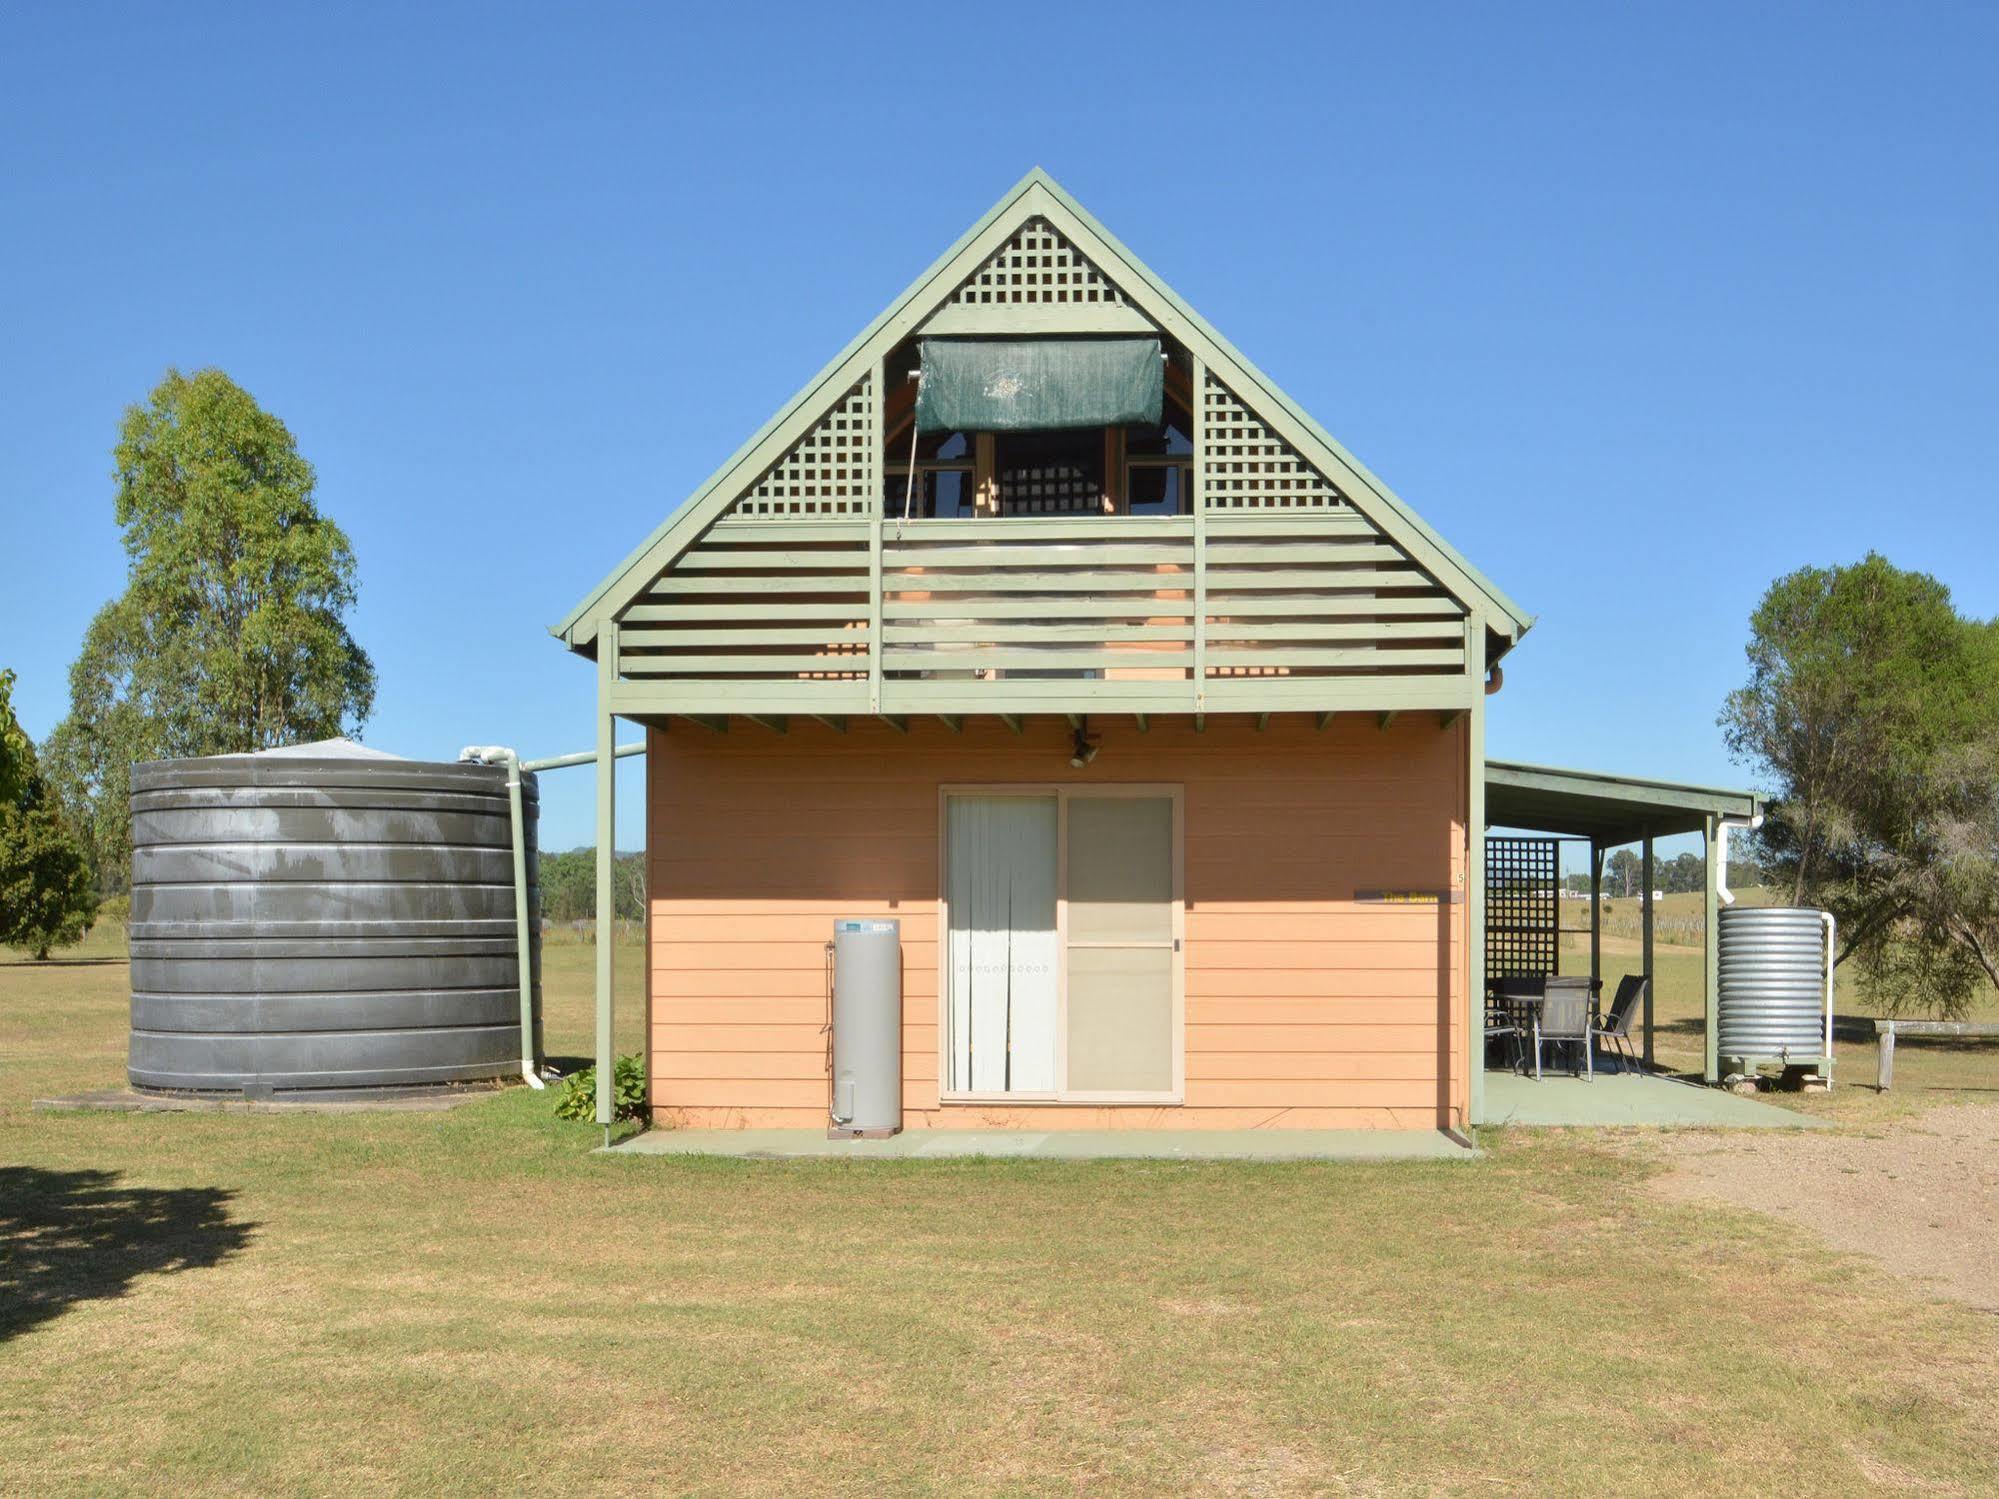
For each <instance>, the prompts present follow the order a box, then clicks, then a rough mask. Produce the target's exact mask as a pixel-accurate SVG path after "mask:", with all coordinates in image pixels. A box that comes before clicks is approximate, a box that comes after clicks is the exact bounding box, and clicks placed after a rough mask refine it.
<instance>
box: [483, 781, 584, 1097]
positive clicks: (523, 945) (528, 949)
mask: <svg viewBox="0 0 1999 1499" xmlns="http://www.w3.org/2000/svg"><path fill="white" fill-rule="evenodd" d="M458 758H459V760H460V761H461V762H463V761H468V760H469V761H474V762H476V763H478V764H482V765H504V766H506V767H507V815H508V817H509V819H510V820H511V822H512V823H513V843H514V946H515V948H516V950H517V952H518V954H519V959H518V961H519V967H520V991H521V1080H522V1081H523V1082H525V1083H526V1084H527V1085H528V1086H529V1087H530V1088H540V1087H544V1086H546V1085H545V1084H544V1083H543V1082H542V1080H541V1075H540V1074H539V1073H538V1072H536V1071H535V1065H534V949H533V946H532V945H531V943H532V938H531V937H530V935H529V933H528V854H527V829H526V819H525V818H524V817H523V815H522V812H521V757H520V756H519V755H517V754H515V753H514V752H513V751H512V750H511V749H508V748H507V747H506V746H505V745H503V744H483V745H473V744H468V745H467V746H466V747H465V748H464V749H462V750H460V751H459V752H458ZM593 758H594V757H593Z"/></svg>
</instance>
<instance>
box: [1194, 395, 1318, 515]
mask: <svg viewBox="0 0 1999 1499" xmlns="http://www.w3.org/2000/svg"><path fill="white" fill-rule="evenodd" d="M1201 444H1202V448H1201V466H1202V473H1203V476H1204V480H1205V482H1204V484H1203V493H1204V495H1205V498H1206V502H1207V507H1208V508H1209V509H1210V510H1329V509H1332V508H1334V507H1336V506H1338V505H1341V504H1343V503H1344V501H1343V500H1342V499H1341V498H1340V492H1339V491H1338V490H1337V489H1335V488H1333V486H1332V485H1331V483H1329V482H1328V481H1327V480H1326V478H1325V477H1324V476H1323V475H1321V474H1320V473H1319V471H1318V470H1317V469H1315V468H1313V467H1312V465H1311V464H1309V463H1307V462H1306V461H1305V460H1304V459H1303V458H1302V457H1301V456H1299V453H1298V451H1297V449H1295V448H1293V447H1292V446H1291V444H1289V443H1288V442H1286V441H1285V440H1284V439H1283V438H1281V437H1279V436H1278V435H1277V434H1276V433H1274V432H1272V431H1271V430H1270V429H1269V428H1268V427H1266V426H1264V424H1263V423H1262V422H1261V421H1259V420H1257V418H1256V416H1255V414H1254V413H1253V412H1251V411H1250V409H1249V408H1248V407H1247V406H1245V405H1243V403H1242V402H1241V401H1239V400H1237V399H1236V395H1235V392H1234V391H1232V390H1230V389H1229V388H1228V387H1227V386H1226V385H1224V384H1222V382H1221V381H1220V380H1217V379H1216V378H1215V377H1214V375H1213V374H1212V373H1210V374H1209V375H1208V377H1207V381H1206V386H1205V388H1204V389H1203V390H1202V392H1201Z"/></svg>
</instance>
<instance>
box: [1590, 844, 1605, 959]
mask: <svg viewBox="0 0 1999 1499" xmlns="http://www.w3.org/2000/svg"><path fill="white" fill-rule="evenodd" d="M1589 976H1590V980H1591V982H1593V983H1595V984H1598V985H1601V984H1602V983H1603V850H1602V849H1601V848H1599V847H1598V846H1597V842H1596V840H1595V839H1594V838H1592V839H1590V841H1589Z"/></svg>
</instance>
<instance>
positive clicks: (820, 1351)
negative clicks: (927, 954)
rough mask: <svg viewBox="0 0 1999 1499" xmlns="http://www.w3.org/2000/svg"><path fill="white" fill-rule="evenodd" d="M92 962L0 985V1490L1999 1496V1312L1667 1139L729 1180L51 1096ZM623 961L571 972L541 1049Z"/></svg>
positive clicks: (112, 946)
mask: <svg viewBox="0 0 1999 1499" xmlns="http://www.w3.org/2000/svg"><path fill="white" fill-rule="evenodd" d="M82 956H83V958H84V961H79V962H65V963H61V964H49V965H33V964H28V963H12V962H0V1340H4V1341H5V1343H6V1348H5V1352H4V1355H0V1491H4V1492H6V1493H9V1494H24V1495H25V1494H43V1493H53V1492H65V1491H67V1492H75V1491H85V1492H112V1493H119V1492H137V1493H173V1494H176V1495H184V1494H189V1493H209V1492H227V1493H232V1494H234V1493H252V1492H254V1493H325V1494H332V1493H340V1494H348V1493H357V1492H358V1493H370V1492H375V1493H386V1492H411V1491H436V1492H443V1493H474V1492H479V1493H483V1492H490V1491H493V1490H500V1489H530V1490H535V1491H545V1490H546V1491H567V1492H585V1491H589V1492H607V1493H640V1492H700V1493H753V1494H769V1493H779V1492H790V1491H805V1490H810V1491H814V1492H830V1493H850V1494H860V1493H868V1494H875V1493H884V1492H893V1493H937V1494H957V1493H965V1492H1001V1493H1030V1492H1034V1493H1041V1492H1055V1493H1076V1494H1094V1493H1102V1492H1148V1493H1156V1492H1166V1491H1171V1492H1188V1491H1191V1492H1223V1493H1227V1492H1236V1493H1251V1494H1289V1493H1324V1492H1335V1493H1349V1492H1354V1493H1368V1494H1376V1493H1378V1494H1400V1493H1426V1494H1427V1493H1439V1492H1442V1493H1480V1494H1484V1493H1492V1492H1520V1491H1533V1492H1543V1493H1600V1492H1604V1491H1605V1490H1606V1489H1623V1488H1639V1487H1642V1488H1644V1489H1647V1490H1648V1491H1654V1492H1667V1493H1701V1492H1707V1493H1712V1492H1719V1491H1730V1492H1735V1491H1740V1490H1742V1489H1743V1488H1744V1486H1745V1485H1755V1484H1761V1483H1783V1484H1797V1485H1799V1486H1807V1487H1809V1488H1810V1489H1812V1490H1813V1491H1815V1492H1822V1493H1835V1494H1839V1493H1861V1492H1867V1491H1872V1490H1874V1489H1875V1488H1877V1487H1878V1486H1881V1485H1884V1484H1887V1485H1896V1484H1903V1485H1908V1486H1913V1487H1915V1488H1917V1489H1919V1490H1923V1491H1928V1492H1946V1493H1979V1492H1992V1491H1994V1490H1995V1489H1999V1456H1995V1454H1999V1395H1995V1393H1994V1392H1995V1388H1999V1380H1995V1378H1994V1374H1995V1372H1999V1328H1995V1327H1994V1325H1993V1323H1992V1321H1991V1319H1989V1318H1986V1319H1980V1318H1979V1317H1978V1316H1977V1315H1976V1314H1974V1313H1971V1312H1969V1311H1967V1310H1964V1309H1961V1308H1957V1307H1954V1306H1950V1305H1945V1304H1941V1303H1934V1302H1928V1301H1924V1300H1921V1299H1919V1298H1918V1297H1917V1296H1916V1295H1914V1294H1913V1293H1912V1292H1910V1291H1909V1289H1908V1288H1907V1287H1906V1286H1905V1284H1904V1283H1902V1282H1898V1281H1895V1280H1892V1279H1891V1278H1889V1277H1888V1276H1887V1275H1886V1274H1885V1273H1883V1272H1880V1271H1878V1270H1876V1269H1875V1268H1873V1267H1872V1266H1871V1264H1862V1263H1860V1262H1857V1261H1853V1260H1848V1259H1840V1258H1836V1257H1834V1256H1832V1255H1830V1254H1828V1253H1825V1252H1823V1251H1822V1250H1820V1249H1819V1248H1817V1247H1815V1246H1814V1245H1813V1244H1811V1243H1809V1242H1806V1241H1804V1240H1802V1239H1801V1238H1800V1237H1798V1236H1797V1235H1796V1234H1794V1233H1792V1232H1789V1231H1787V1230H1785V1229H1783V1228H1782V1227H1780V1226H1778V1225H1777V1224H1775V1223H1774V1222H1773V1221H1770V1220H1765V1219H1763V1218H1760V1217H1756V1216H1752V1215H1750V1214H1748V1213H1745V1212H1738V1211H1733V1210H1725V1211H1718V1210H1712V1209H1697V1208H1694V1207H1689V1206H1684V1205H1680V1204H1676V1203H1669V1202H1667V1201H1664V1200H1662V1199H1660V1198H1658V1197H1655V1196H1654V1195H1653V1194H1652V1193H1650V1192H1649V1191H1648V1190H1647V1189H1646V1187H1645V1185H1644V1180H1643V1179H1644V1177H1645V1175H1646V1174H1647V1172H1648V1171H1649V1170H1650V1169H1652V1168H1651V1167H1650V1166H1648V1164H1647V1160H1646V1156H1645V1153H1644V1151H1643V1149H1642V1148H1639V1149H1636V1150H1634V1149H1631V1148H1628V1147H1627V1148H1624V1149H1619V1148H1616V1147H1613V1146H1611V1145H1609V1144H1606V1143H1604V1142H1602V1141H1598V1140H1595V1139H1593V1138H1591V1137H1587V1136H1583V1137H1561V1136H1555V1135H1543V1136H1531V1135H1512V1136H1492V1135H1489V1136H1488V1137H1487V1142H1486V1143H1487V1144H1488V1146H1489V1147H1490V1149H1489V1151H1488V1154H1487V1155H1486V1156H1485V1157H1484V1158H1483V1159H1480V1160H1478V1161H1474V1162H1471V1163H1468V1164H1439V1163H1429V1164H1414V1165H1408V1164H1401V1165H1386V1166H1335V1165H1218V1164H1209V1165H1187V1164H1172V1163H1161V1162H1122V1163H1105V1164H1101V1165H1093V1164H1080V1163H1060V1162H1020V1161H1014V1162H980V1161H960V1162H938V1163H919V1162H897V1163H852V1162H808V1163H775V1162H765V1163H758V1162H743V1161H732V1162H721V1161H714V1162H704V1161H689V1160H684V1159H673V1158H665V1157H650V1158H648V1157H638V1158H630V1157H607V1156H603V1155H596V1154H592V1153H591V1147H592V1146H593V1145H594V1144H595V1143H596V1142H597V1139H598V1132H597V1131H596V1130H595V1128H594V1127H592V1126H589V1125H566V1124H561V1123H559V1122H557V1121H556V1120H554V1119H553V1117H552V1116H551V1111H550V1106H549V1101H548V1098H547V1096H546V1095H535V1094H531V1093H529V1092H527V1091H526V1090H524V1089H518V1088H516V1089H511V1090H509V1091H507V1092H504V1093H501V1094H498V1095H496V1096H493V1097H491V1098H488V1099H484V1100H482V1101H480V1102H477V1103H473V1104H470V1105H467V1106H466V1107H463V1108H461V1109H458V1110H456V1111H453V1112H450V1113H446V1114H421V1115H358V1116H357V1115H345V1116H327V1115H283V1116H273V1115H240V1114H222V1115H217V1114H206V1115H199V1114H173V1115H145V1116H135V1115H112V1114H100V1113H63V1114H52V1113H37V1112H31V1111H30V1109H29V1106H28V1105H29V1101H30V1100H31V1099H32V1098H34V1097H36V1096H40V1095H43V1094H47V1093H53V1092H60V1091H66V1090H73V1089H80V1088H86V1087H102V1086H108V1085H114V1084H116V1083H118V1082H119V1081H120V1080H121V1079H122V1067H123V1055H124V1040H123V1026H124V1006H125V971H124V968H123V966H122V963H121V962H120V948H119V942H118V939H117V936H116V934H115V933H113V932H107V933H101V934H99V935H97V936H96V937H94V938H93V940H92V943H91V945H90V947H89V948H88V949H87V950H86V951H85V953H84V954H83V955H82ZM629 956H630V957H631V959H633V960H634V961H631V962H627V963H626V964H625V965H624V967H625V970H626V972H627V973H628V974H630V975H632V977H633V979H634V981H635V980H636V961H635V960H636V957H637V954H636V951H635V950H634V951H633V952H632V953H631V954H630V955H629ZM589 962H590V952H589V949H588V948H586V947H581V946H575V945H560V944H557V945H552V946H551V949H550V953H549V969H548V975H547V989H548V997H549V1018H548V1036H549V1041H550V1046H551V1049H552V1050H554V1051H558V1052H561V1051H572V1052H580V1051H584V1050H587V1039H588V1035H589V1030H590V1024H589ZM626 1014H627V1024H626V1027H625V1037H624V1040H623V1044H624V1045H625V1046H626V1047H630V1046H633V1045H635V1044H636V1041H637V1035H636V1026H637V1005H636V1004H631V1005H628V1006H627V1007H626ZM1993 1061H1994V1063H1999V1057H1994V1059H1993ZM1906 1065H1907V1068H1908V1071H1909V1073H1910V1074H1911V1076H1912V1077H1914V1075H1915V1074H1916V1072H1917V1068H1916V1066H1915V1064H1914V1058H1913V1056H1912V1057H1911V1059H1910V1063H1908V1064H1906ZM1993 1070H1994V1071H1999V1067H1995V1068H1994V1069H1993ZM1991 1075H1992V1072H1990V1071H1989V1072H1988V1073H1987V1076H1988V1077H1989V1076H1991Z"/></svg>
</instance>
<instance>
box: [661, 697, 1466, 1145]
mask: <svg viewBox="0 0 1999 1499" xmlns="http://www.w3.org/2000/svg"><path fill="white" fill-rule="evenodd" d="M1315 724H1316V719H1315V718H1313V717H1309V716H1305V715H1292V716H1281V715H1280V716H1276V717H1273V718H1271V719H1270V721H1269V723H1268V725H1267V727H1266V728H1265V729H1264V730H1262V731H1258V730H1257V729H1256V728H1255V726H1254V724H1253V722H1252V721H1251V720H1250V719H1249V718H1247V717H1210V718H1209V720H1208V723H1207V727H1206V729H1205V731H1204V732H1198V733H1197V732H1196V731H1195V730H1194V728H1193V726H1192V724H1191V722H1190V721H1188V720H1185V719H1177V720H1161V719H1155V720H1153V722H1152V725H1151V729H1150V732H1143V733H1142V732H1140V731H1139V729H1138V728H1137V726H1136V724H1135V723H1134V722H1133V720H1131V719H1130V718H1128V717H1119V718H1106V719H1100V720H1092V721H1091V724H1090V729H1091V733H1092V734H1093V735H1094V736H1097V737H1099V738H1100V739H1101V741H1102V750H1101V752H1100V754H1099V755H1098V757H1097V759H1096V760H1095V762H1094V763H1092V764H1091V765H1089V766H1087V767H1085V768H1083V769H1081V770H1075V769H1072V768H1071V767H1070V766H1069V735H1070V731H1069V726H1068V724H1067V723H1066V721H1064V720H1062V719H1029V720H1027V721H1026V722H1025V723H1024V724H1023V732H1021V733H1019V734H1016V733H1014V732H1013V731H1012V730H1010V729H1009V728H1007V727H1006V726H1005V725H1004V724H1003V723H1001V722H1000V721H998V720H997V719H993V720H986V719H972V720H968V721H967V722H966V723H965V724H964V727H963V730H962V732H953V731H952V730H951V729H950V728H949V727H947V726H946V725H945V724H944V723H942V722H941V721H938V720H935V719H928V720H925V719H917V720H912V721H911V722H910V723H909V725H908V732H907V733H899V732H897V731H896V730H895V729H893V728H891V727H890V726H888V725H886V724H884V723H881V722H878V721H875V720H871V719H870V720H862V719H856V720H854V721H853V722H852V723H851V724H850V725H849V727H848V731H847V732H845V733H840V732H836V731H835V730H833V729H832V728H830V727H828V726H826V725H823V724H820V723H818V722H816V721H811V720H798V719H794V720H792V722H791V724H790V726H789V732H787V733H784V734H777V733H773V732H772V731H771V730H770V729H768V728H766V727H763V726H762V725H759V724H755V723H751V722H747V721H743V720H736V721H733V722H732V723H731V725H730V728H729V731H728V732H727V733H715V732H713V731H712V730H710V729H707V728H703V727H700V726H698V725H694V724H690V723H684V722H682V723H676V724H675V725H674V727H673V728H672V729H671V731H666V732H663V731H660V730H658V729H654V730H652V731H651V733H650V736H649V749H650V753H649V755H648V767H649V769H648V776H649V781H648V788H647V806H648V813H647V816H648V822H649V825H650V837H649V848H650V853H649V857H650V860H651V868H650V877H651V886H650V889H651V898H652V908H651V965H652V969H651V975H650V977H651V995H652V1057H651V1062H652V1078H653V1083H652V1087H653V1105H654V1112H655V1116H656V1118H658V1119H659V1120H660V1121H661V1122H662V1123H678V1124H685V1125H695V1126H706V1127H715V1126H742V1127H761V1126H786V1125H789V1126H808V1127H809V1126H812V1125H816V1124H819V1123H822V1122H824V1119H825V1115H826V1070H825V1068H826V1038H825V1035H824V1034H823V1031H822V1027H823V1025H824V1024H825V1020H826V986H825V958H824V945H825V943H826V941H827V939H828V937H829V936H830V935H831V932H832V923H833V921H834V919H835V918H837V917H843V916H855V917H866V916H893V917H898V918H900V919H901V922H902V935H903V1075H904V1088H903V1104H904V1111H905V1112H904V1124H905V1127H908V1128H923V1127H926V1126H933V1127H946V1128H950V1127H957V1128H969V1127H991V1126H1018V1127H1025V1128H1042V1129H1047V1128H1106V1127H1118V1126H1133V1127H1147V1126H1152V1127H1167V1126H1170V1127H1176V1128H1185V1127H1188V1126H1212V1127H1215V1128H1229V1129H1239V1128H1244V1127H1255V1126H1265V1125H1268V1126H1279V1127H1283V1126H1289V1127H1294V1128H1339V1127H1364V1126H1378V1127H1386V1128H1425V1129H1428V1128H1435V1127H1437V1126H1438V1125H1439V1124H1462V1122H1463V1119H1464V1111H1465V1107H1466V1099H1467V1090H1466V1080H1465V1078H1464V1076H1463V1071H1464V1068H1463V1064H1462V1060H1461V1059H1462V1058H1463V1057H1464V1056H1465V1045H1464V1043H1465V1034H1464V1030H1463V1026H1464V1023H1465V1010H1466V1006H1465V1004H1464V995H1465V973H1466V970H1465V943H1464V938H1465V909H1466V908H1465V905H1464V904H1463V902H1462V898H1461V897H1462V894H1463V876H1464V868H1465V861H1464V843H1465V830H1464V819H1465V809H1466V800H1467V787H1466V766H1467V752H1468V744H1467V738H1466V729H1465V725H1464V722H1463V720H1460V721H1459V722H1458V723H1456V724H1454V725H1452V726H1451V727H1449V728H1440V727H1439V724H1438V720H1437V718H1436V716H1434V715H1432V714H1409V715H1405V716H1404V717H1402V718H1398V719H1395V720H1394V721H1392V722H1391V723H1390V724H1389V725H1388V726H1387V727H1386V728H1380V727H1377V724H1376V721H1375V719H1374V718H1373V717H1371V716H1358V715H1356V716H1352V717H1341V718H1336V719H1334V720H1332V721H1331V722H1330V723H1329V724H1328V726H1327V727H1326V728H1325V729H1323V730H1321V729H1319V728H1317V727H1316V726H1315ZM1003 783H1021V784H1024V785H1047V784H1051V783H1055V784H1065V785H1092V784H1095V785H1105V784H1117V783H1143V784H1147V785H1173V786H1178V787H1180V788H1181V789H1182V795H1183V799H1184V802H1183V805H1184V821H1185V826H1184V836H1185V899H1186V915H1185V923H1186V925H1185V930H1186V950H1185V954H1184V961H1185V985H1186V1029H1185V1037H1186V1042H1185V1044H1186V1094H1185V1100H1186V1101H1185V1103H1184V1104H1181V1105H1174V1106H1162V1105H1151V1104H1147V1105H1074V1104H1004V1105H993V1104H988V1103H979V1104H941V1105H940V1103H939V1101H938V1087H937V1072H938V1066H937V1064H938V1011H939V1006H938V954H937V940H938V930H939V911H938V870H939V832H938V805H939V790H940V788H943V787H951V786H959V785H980V786H992V785H995V784H1003ZM1444 889H1450V890H1452V891H1453V892H1454V893H1455V894H1456V895H1457V896H1458V897H1459V899H1457V900H1454V901H1453V902H1451V903H1449V904H1429V905H1424V904H1407V905H1395V904H1384V903H1380V902H1375V901H1368V900H1364V899H1361V898H1359V897H1360V896H1361V895H1362V894H1363V893H1364V892H1371V891H1419V890H1428V891H1437V890H1444Z"/></svg>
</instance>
